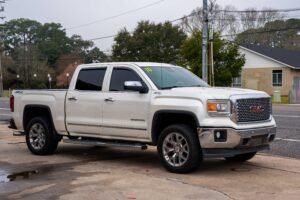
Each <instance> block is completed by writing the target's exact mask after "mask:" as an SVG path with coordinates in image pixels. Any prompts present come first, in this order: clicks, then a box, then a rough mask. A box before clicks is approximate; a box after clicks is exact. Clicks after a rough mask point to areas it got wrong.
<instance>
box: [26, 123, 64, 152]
mask: <svg viewBox="0 0 300 200" xmlns="http://www.w3.org/2000/svg"><path fill="white" fill-rule="evenodd" d="M25 133H26V144H27V147H28V149H29V150H30V151H31V152H32V153H33V154H35V155H50V154H53V153H54V152H55V150H56V148H57V145H58V140H57V138H55V135H54V134H55V133H54V132H53V129H52V127H51V125H50V122H49V120H48V118H47V117H35V118H33V119H31V120H30V122H29V123H28V125H27V128H26V131H25Z"/></svg>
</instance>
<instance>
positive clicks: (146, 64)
mask: <svg viewBox="0 0 300 200" xmlns="http://www.w3.org/2000/svg"><path fill="white" fill-rule="evenodd" d="M99 64H101V65H105V64H107V65H128V64H131V65H132V64H133V65H137V66H139V67H154V66H159V67H172V66H174V65H171V64H167V63H156V62H106V63H92V64H82V65H81V66H87V67H99Z"/></svg>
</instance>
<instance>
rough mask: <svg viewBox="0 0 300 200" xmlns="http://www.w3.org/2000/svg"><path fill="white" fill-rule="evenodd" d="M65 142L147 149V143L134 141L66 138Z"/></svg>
mask: <svg viewBox="0 0 300 200" xmlns="http://www.w3.org/2000/svg"><path fill="white" fill-rule="evenodd" d="M63 142H64V143H69V144H81V145H91V146H102V147H103V146H104V147H116V148H126V149H128V148H129V149H140V150H146V149H147V145H146V144H143V143H134V142H112V141H105V140H91V139H84V140H82V139H64V140H63Z"/></svg>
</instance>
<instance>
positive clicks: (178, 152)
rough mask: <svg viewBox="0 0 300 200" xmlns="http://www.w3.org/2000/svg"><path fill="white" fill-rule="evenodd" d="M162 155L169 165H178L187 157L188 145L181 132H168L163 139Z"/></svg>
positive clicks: (182, 163)
mask: <svg viewBox="0 0 300 200" xmlns="http://www.w3.org/2000/svg"><path fill="white" fill-rule="evenodd" d="M162 149H163V155H164V158H165V160H166V161H167V163H168V164H169V165H171V166H175V167H180V166H182V165H184V164H185V162H186V161H187V160H188V157H189V145H188V143H187V140H186V138H185V137H184V136H183V135H182V134H181V133H177V132H174V133H170V134H169V135H167V136H166V137H165V139H164V141H163V146H162Z"/></svg>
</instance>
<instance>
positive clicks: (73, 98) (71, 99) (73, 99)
mask: <svg viewBox="0 0 300 200" xmlns="http://www.w3.org/2000/svg"><path fill="white" fill-rule="evenodd" d="M68 100H69V101H77V98H76V97H69V98H68Z"/></svg>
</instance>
